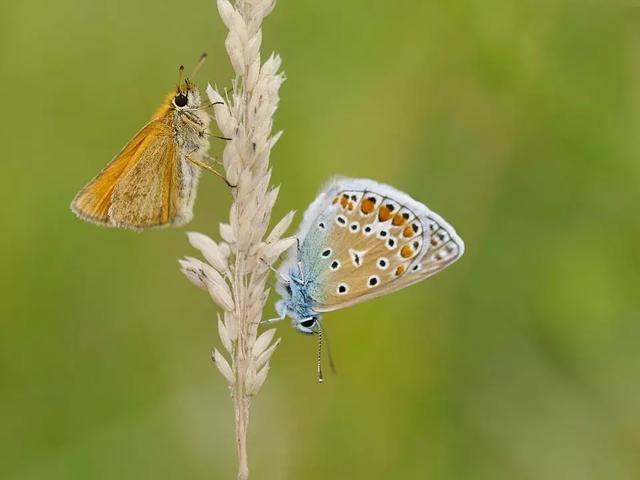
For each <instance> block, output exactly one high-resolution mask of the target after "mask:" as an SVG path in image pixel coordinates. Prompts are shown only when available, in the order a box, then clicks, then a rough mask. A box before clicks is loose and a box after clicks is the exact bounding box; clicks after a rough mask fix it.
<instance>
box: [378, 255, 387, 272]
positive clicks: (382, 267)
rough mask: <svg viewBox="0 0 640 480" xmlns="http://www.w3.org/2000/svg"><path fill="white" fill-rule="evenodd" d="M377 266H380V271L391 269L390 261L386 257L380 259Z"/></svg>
mask: <svg viewBox="0 0 640 480" xmlns="http://www.w3.org/2000/svg"><path fill="white" fill-rule="evenodd" d="M376 265H378V268H379V269H380V270H386V269H387V268H389V259H388V258H386V257H380V258H379V259H378V262H377V263H376Z"/></svg>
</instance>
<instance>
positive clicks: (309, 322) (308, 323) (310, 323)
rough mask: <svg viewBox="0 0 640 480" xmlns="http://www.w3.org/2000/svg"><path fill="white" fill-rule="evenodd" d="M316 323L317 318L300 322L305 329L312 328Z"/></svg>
mask: <svg viewBox="0 0 640 480" xmlns="http://www.w3.org/2000/svg"><path fill="white" fill-rule="evenodd" d="M315 323H316V319H315V317H311V318H310V319H309V320H305V321H304V322H300V325H301V326H302V327H304V328H311V327H313V325H314V324H315Z"/></svg>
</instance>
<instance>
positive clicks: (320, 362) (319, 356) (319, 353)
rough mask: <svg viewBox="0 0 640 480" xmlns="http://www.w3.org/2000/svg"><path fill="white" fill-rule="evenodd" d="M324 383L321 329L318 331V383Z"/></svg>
mask: <svg viewBox="0 0 640 480" xmlns="http://www.w3.org/2000/svg"><path fill="white" fill-rule="evenodd" d="M323 381H324V376H323V375H322V328H319V329H318V383H322V382H323Z"/></svg>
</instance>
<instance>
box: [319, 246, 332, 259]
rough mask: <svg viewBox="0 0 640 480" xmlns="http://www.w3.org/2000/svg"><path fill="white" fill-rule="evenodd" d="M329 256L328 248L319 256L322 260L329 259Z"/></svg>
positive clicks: (329, 250)
mask: <svg viewBox="0 0 640 480" xmlns="http://www.w3.org/2000/svg"><path fill="white" fill-rule="evenodd" d="M329 255H331V249H330V248H325V249H324V250H323V251H322V253H321V254H320V256H321V257H323V258H329Z"/></svg>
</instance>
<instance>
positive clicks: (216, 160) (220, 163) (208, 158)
mask: <svg viewBox="0 0 640 480" xmlns="http://www.w3.org/2000/svg"><path fill="white" fill-rule="evenodd" d="M218 138H222V137H218ZM225 140H228V139H225ZM203 157H204V158H206V159H207V160H209V161H210V162H211V163H215V164H218V165H222V162H221V161H220V160H218V159H216V158H213V157H212V156H211V155H209V154H207V153H205V154H204V155H203Z"/></svg>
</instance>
